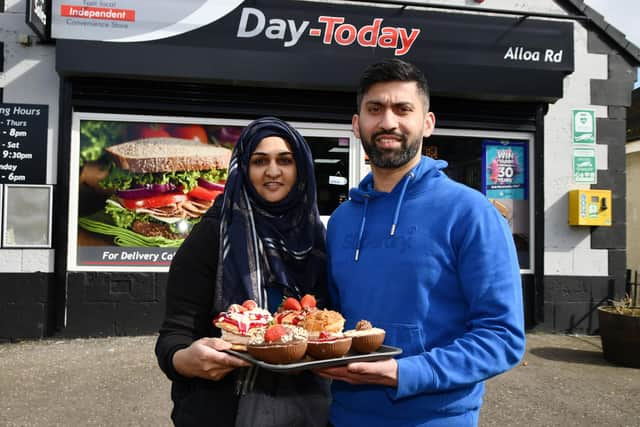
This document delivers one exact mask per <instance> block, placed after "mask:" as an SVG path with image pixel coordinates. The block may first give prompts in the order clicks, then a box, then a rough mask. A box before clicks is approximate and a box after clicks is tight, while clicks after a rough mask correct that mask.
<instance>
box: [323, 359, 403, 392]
mask: <svg viewBox="0 0 640 427" xmlns="http://www.w3.org/2000/svg"><path fill="white" fill-rule="evenodd" d="M314 372H315V373H316V374H318V375H320V376H321V377H324V378H331V379H333V380H338V381H345V382H348V383H349V384H378V385H385V386H389V387H397V386H398V362H396V360H395V359H387V360H380V361H378V362H356V363H349V364H348V365H346V366H338V367H333V368H324V369H314Z"/></svg>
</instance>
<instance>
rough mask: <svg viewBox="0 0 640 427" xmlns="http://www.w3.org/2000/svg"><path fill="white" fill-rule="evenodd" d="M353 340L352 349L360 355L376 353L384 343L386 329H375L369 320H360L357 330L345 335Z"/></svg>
mask: <svg viewBox="0 0 640 427" xmlns="http://www.w3.org/2000/svg"><path fill="white" fill-rule="evenodd" d="M344 334H345V336H347V337H351V338H352V343H351V348H352V349H353V350H354V351H357V352H358V353H371V352H373V351H376V350H377V349H378V348H380V346H381V345H382V343H383V342H384V335H385V332H384V329H380V328H374V327H373V325H371V322H369V321H368V320H360V321H359V322H358V323H356V328H355V329H353V330H350V331H347V332H345V333H344Z"/></svg>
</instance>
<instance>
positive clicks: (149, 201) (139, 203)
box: [119, 193, 187, 210]
mask: <svg viewBox="0 0 640 427" xmlns="http://www.w3.org/2000/svg"><path fill="white" fill-rule="evenodd" d="M119 200H120V203H121V204H122V206H124V207H125V208H127V209H130V210H135V209H140V208H146V209H153V208H160V207H162V206H169V205H171V204H173V203H178V202H183V201H185V200H187V195H186V194H184V193H162V194H158V195H157V196H151V197H145V198H142V199H119Z"/></svg>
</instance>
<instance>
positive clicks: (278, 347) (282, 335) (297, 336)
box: [247, 324, 308, 364]
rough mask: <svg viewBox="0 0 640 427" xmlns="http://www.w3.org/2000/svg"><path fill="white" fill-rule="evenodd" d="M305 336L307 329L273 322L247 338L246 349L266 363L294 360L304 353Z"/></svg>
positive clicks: (305, 348)
mask: <svg viewBox="0 0 640 427" xmlns="http://www.w3.org/2000/svg"><path fill="white" fill-rule="evenodd" d="M307 337H308V335H307V331H305V330H304V329H303V328H301V327H299V326H293V325H277V324H273V325H270V326H267V327H265V328H262V329H260V330H258V331H257V332H256V334H254V335H253V336H252V337H251V338H250V339H249V343H248V344H247V351H248V352H249V354H250V355H251V356H253V357H254V358H256V359H258V360H262V361H263V362H267V363H272V364H283V363H291V362H296V361H298V360H300V359H302V358H303V357H304V355H305V353H306V350H307Z"/></svg>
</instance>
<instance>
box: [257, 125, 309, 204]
mask: <svg viewBox="0 0 640 427" xmlns="http://www.w3.org/2000/svg"><path fill="white" fill-rule="evenodd" d="M297 176H298V169H297V168H296V161H295V159H294V158H293V153H292V152H291V148H290V147H289V143H288V142H287V141H285V140H284V139H283V138H281V137H279V136H268V137H266V138H264V139H263V140H262V141H260V143H259V144H258V145H257V146H256V149H255V151H254V152H253V153H252V154H251V158H250V161H249V179H250V180H251V184H252V185H253V187H254V188H255V189H256V192H257V193H258V194H259V195H260V196H261V197H262V198H263V199H265V200H266V201H268V202H272V203H273V202H279V201H280V200H282V199H284V198H285V197H287V194H289V192H290V191H291V189H292V188H293V185H294V184H295V183H296V179H297Z"/></svg>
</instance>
